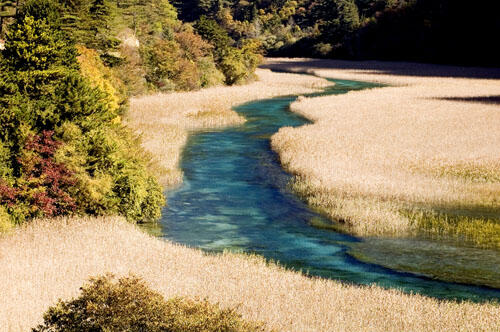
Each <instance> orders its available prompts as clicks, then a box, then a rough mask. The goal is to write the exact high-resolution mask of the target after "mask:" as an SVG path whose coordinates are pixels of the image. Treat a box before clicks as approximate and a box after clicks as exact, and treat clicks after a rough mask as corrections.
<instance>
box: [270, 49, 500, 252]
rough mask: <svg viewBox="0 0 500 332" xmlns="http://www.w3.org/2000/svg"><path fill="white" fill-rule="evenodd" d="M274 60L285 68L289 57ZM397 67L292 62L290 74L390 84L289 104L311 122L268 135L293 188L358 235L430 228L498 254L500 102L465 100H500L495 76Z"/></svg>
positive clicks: (452, 69)
mask: <svg viewBox="0 0 500 332" xmlns="http://www.w3.org/2000/svg"><path fill="white" fill-rule="evenodd" d="M270 61H271V62H272V61H276V62H280V63H281V67H280V69H284V67H283V63H285V64H286V62H287V61H288V60H286V59H277V60H270ZM338 63H339V64H341V65H342V64H343V65H345V64H346V62H343V63H340V62H338ZM322 64H323V65H324V68H325V69H321V68H320V67H321V66H322ZM396 65H398V66H399V67H398V68H399V69H398V71H399V73H397V71H394V72H395V73H396V74H392V73H389V71H382V70H371V69H370V68H373V67H377V63H374V62H367V63H366V68H365V69H359V68H358V69H331V68H334V67H335V62H329V61H324V62H320V61H315V66H316V69H310V68H308V67H307V61H306V62H305V65H303V67H300V66H296V65H295V62H294V61H290V62H289V66H288V67H287V69H289V70H297V71H309V72H312V73H315V74H317V75H320V76H324V77H331V78H339V79H351V80H361V81H370V82H379V83H384V84H388V85H391V86H389V87H383V88H377V89H370V90H364V91H351V92H349V93H347V94H344V95H335V96H326V97H318V98H301V99H300V100H298V101H297V102H295V103H293V104H292V106H291V109H292V110H293V111H294V112H297V113H300V114H302V115H303V116H305V117H307V118H309V119H311V120H312V121H314V124H312V125H307V126H303V127H300V128H282V129H281V130H280V131H279V133H278V134H276V135H274V136H273V137H272V146H273V149H275V150H276V151H277V152H278V153H279V155H280V158H281V162H282V164H283V165H284V167H285V168H286V169H287V170H288V171H290V172H291V173H293V174H294V175H295V176H296V179H295V182H294V188H295V189H296V190H297V192H299V193H300V194H301V195H303V196H304V198H305V199H306V200H308V202H309V203H310V204H312V205H313V206H315V207H316V208H318V209H320V210H321V211H323V212H324V213H325V214H327V215H328V216H330V217H331V218H332V219H334V220H337V221H339V222H340V223H339V224H337V225H335V226H334V227H339V226H340V227H344V228H349V229H350V231H351V232H354V233H356V234H360V235H380V234H395V235H405V234H410V233H414V232H417V231H421V230H425V231H426V232H431V233H436V234H444V233H446V234H449V235H453V236H455V237H457V239H460V240H463V239H465V240H468V241H471V242H472V243H476V244H477V245H479V246H483V247H497V248H500V242H499V240H498V239H500V227H499V226H498V225H499V224H500V212H499V211H500V199H499V197H500V159H499V158H500V130H498V129H499V128H500V113H499V111H498V105H495V104H494V103H490V104H486V103H472V102H466V101H463V98H466V97H469V99H470V98H473V97H475V96H488V95H496V94H498V91H499V88H500V82H499V80H494V79H473V78H455V77H453V75H454V73H457V72H458V73H459V74H460V73H461V72H462V69H461V68H456V67H446V66H432V65H419V64H402V63H399V64H396ZM356 66H358V67H359V66H363V63H356ZM380 66H384V64H380ZM403 66H407V67H408V68H407V69H405V68H403ZM285 67H286V66H285ZM329 68H330V69H329ZM464 70H465V69H464ZM469 71H471V70H469ZM406 72H408V73H410V72H411V73H420V74H421V75H420V76H419V75H406V74H405V73H406ZM434 72H435V73H440V75H441V76H443V77H433V76H432V75H433V73H434ZM447 72H449V75H447ZM485 208H486V209H485ZM443 209H445V210H447V211H448V212H446V213H444V212H443ZM402 210H404V211H406V213H401V211H402ZM486 210H487V211H488V212H487V213H486V214H482V213H483V212H484V211H486ZM471 213H472V214H473V216H471Z"/></svg>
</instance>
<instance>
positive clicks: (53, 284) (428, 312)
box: [0, 217, 500, 332]
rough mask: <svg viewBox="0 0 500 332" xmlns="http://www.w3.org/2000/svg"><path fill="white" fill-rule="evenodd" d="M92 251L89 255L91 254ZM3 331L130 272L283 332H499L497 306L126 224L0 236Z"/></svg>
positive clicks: (72, 224)
mask: <svg viewBox="0 0 500 332" xmlns="http://www.w3.org/2000/svg"><path fill="white" fill-rule="evenodd" d="M90 248H91V249H90ZM0 252H1V253H2V255H1V256H0V263H1V264H0V271H1V274H0V275H1V278H2V282H1V283H0V317H1V318H2V319H0V330H2V331H6V332H18V331H26V330H29V329H30V328H31V327H35V326H37V325H38V324H40V323H42V314H43V313H44V312H45V311H46V310H47V309H48V307H49V306H53V305H55V304H56V303H57V301H58V299H60V298H61V299H64V300H69V299H71V298H76V297H78V296H79V287H80V286H81V285H82V284H84V283H85V282H86V280H87V278H88V276H95V275H103V274H105V273H108V272H109V273H113V274H114V275H116V276H117V277H121V276H127V275H128V274H129V273H133V274H134V275H136V276H138V277H140V278H142V279H143V280H144V281H145V282H146V284H147V285H148V287H150V288H151V289H152V290H153V291H156V292H158V293H160V294H161V295H162V296H163V297H164V298H166V299H170V298H173V297H185V298H191V299H206V300H207V301H209V302H210V303H218V304H219V306H220V307H221V308H222V309H227V308H237V311H238V312H239V313H240V314H242V316H243V319H245V320H249V321H257V322H263V323H265V327H266V329H269V330H270V329H275V330H278V331H362V330H369V331H496V330H498V326H500V306H498V304H493V303H483V304H478V303H470V302H461V303H459V302H454V301H439V300H436V299H431V298H428V297H425V296H420V295H409V294H403V293H401V292H399V291H396V290H384V289H382V288H379V287H376V286H370V287H360V286H352V285H346V284H343V283H340V282H337V281H333V280H327V279H321V278H309V277H306V276H304V275H303V274H301V273H297V272H292V271H286V270H285V269H284V268H282V267H280V266H278V265H275V264H272V263H267V262H265V260H264V259H262V258H260V257H253V256H245V255H237V254H231V253H224V254H220V255H207V254H205V253H203V252H202V251H200V250H195V249H190V248H186V247H184V246H180V245H176V244H173V243H170V242H166V241H163V240H161V239H158V238H156V237H152V236H150V235H148V234H146V233H144V232H142V231H141V230H140V229H139V228H138V227H137V226H135V225H133V224H131V223H127V222H126V221H125V220H124V219H123V218H110V217H106V218H73V219H67V218H64V219H51V220H37V221H34V222H32V223H29V224H25V225H23V226H21V227H19V228H18V229H16V230H15V231H13V232H12V233H11V234H10V235H1V236H0Z"/></svg>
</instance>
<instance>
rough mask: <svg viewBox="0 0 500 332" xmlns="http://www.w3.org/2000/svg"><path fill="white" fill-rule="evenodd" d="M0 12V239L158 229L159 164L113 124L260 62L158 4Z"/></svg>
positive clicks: (45, 1)
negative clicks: (102, 223)
mask: <svg viewBox="0 0 500 332" xmlns="http://www.w3.org/2000/svg"><path fill="white" fill-rule="evenodd" d="M0 5H1V8H0V9H1V12H0V13H1V17H2V22H1V23H2V24H1V26H2V32H1V33H2V35H1V36H0V39H2V40H5V42H2V45H1V52H0V229H5V228H9V227H11V226H12V225H15V224H20V223H22V222H23V221H25V220H29V219H32V218H40V217H55V216H63V215H122V216H125V217H126V218H127V219H128V220H130V221H133V222H149V221H154V220H156V219H158V218H159V216H160V213H161V207H162V206H163V204H164V201H165V200H164V197H163V194H162V188H161V186H160V185H159V183H158V181H157V180H156V178H155V176H154V174H155V171H158V169H157V167H158V165H154V162H152V161H151V160H152V159H153V158H151V156H149V155H147V154H146V153H145V152H144V151H143V150H142V148H141V146H140V141H139V139H138V137H136V135H135V134H134V133H132V132H131V131H130V130H129V129H128V128H127V127H126V126H125V125H124V124H123V123H122V116H123V115H124V113H125V112H126V110H127V107H128V102H127V101H128V98H129V96H131V95H136V94H144V93H148V92H155V91H173V90H193V89H199V88H202V87H208V86H212V85H220V84H235V83H240V82H244V81H246V80H248V79H252V77H253V72H254V70H255V68H256V66H257V65H258V63H259V62H260V60H261V55H260V46H259V44H258V43H256V42H253V41H251V40H248V41H245V42H243V43H242V44H241V45H240V46H237V45H234V44H233V43H232V41H231V39H230V38H229V37H228V34H227V32H226V31H225V30H224V29H222V28H221V27H220V26H219V25H218V24H217V23H215V22H214V21H210V20H206V21H203V20H200V22H199V23H198V24H195V25H194V26H195V27H196V28H195V27H193V25H192V24H184V23H182V22H181V21H180V20H179V19H178V18H177V12H176V9H175V8H174V7H173V6H172V5H171V4H170V3H169V2H168V1H166V0H152V1H147V2H140V1H129V0H123V1H116V2H115V1H107V0H76V1H67V0H59V1H58V0H28V1H26V2H24V1H20V2H12V1H5V2H2V3H0ZM196 31H199V33H197V32H196ZM154 170H155V171H154Z"/></svg>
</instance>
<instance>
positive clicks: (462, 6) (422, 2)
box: [174, 0, 500, 66]
mask: <svg viewBox="0 0 500 332" xmlns="http://www.w3.org/2000/svg"><path fill="white" fill-rule="evenodd" d="M174 4H175V6H176V7H177V8H178V10H179V12H180V18H181V19H183V20H185V21H196V20H199V19H200V17H203V16H206V17H209V18H211V19H214V20H216V21H217V22H218V23H219V24H220V25H221V26H223V27H224V28H225V29H226V30H227V31H228V32H229V34H230V36H231V37H232V38H233V39H234V40H236V41H238V40H244V39H246V38H256V39H257V40H259V41H261V42H262V44H263V46H264V48H265V50H266V51H267V54H268V55H271V56H274V55H278V56H313V57H329V58H345V59H358V60H360V59H381V60H405V61H423V62H435V63H452V64H463V65H489V66H491V65H494V66H498V65H500V60H499V59H500V56H499V54H498V51H496V47H495V44H496V41H495V38H496V34H497V33H498V32H499V31H500V20H499V19H498V17H497V15H498V13H499V10H500V5H499V3H498V1H490V0H478V1H475V2H474V3H471V2H469V1H457V0H257V1H250V0H232V1H222V0H186V1H180V0H178V1H177V2H176V3H174Z"/></svg>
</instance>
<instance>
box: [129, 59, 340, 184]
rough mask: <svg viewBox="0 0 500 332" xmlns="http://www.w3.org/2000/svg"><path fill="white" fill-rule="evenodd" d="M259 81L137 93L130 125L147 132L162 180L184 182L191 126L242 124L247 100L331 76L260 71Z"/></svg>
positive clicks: (310, 88)
mask: <svg viewBox="0 0 500 332" xmlns="http://www.w3.org/2000/svg"><path fill="white" fill-rule="evenodd" d="M257 75H258V78H259V79H258V80H257V81H255V82H253V83H251V84H248V85H241V86H232V87H214V88H209V89H203V90H200V91H194V92H176V93H166V94H156V95H151V96H144V97H138V98H133V99H132V100H131V102H130V111H129V113H128V116H127V119H126V120H127V124H128V125H129V126H130V127H132V128H133V129H135V130H136V131H137V132H138V133H140V134H141V135H142V139H143V142H144V143H143V146H144V148H145V149H146V150H147V151H149V152H151V153H152V154H153V155H154V156H155V159H156V165H157V166H158V167H157V170H156V173H157V174H160V176H161V177H160V178H161V182H162V183H163V184H164V185H166V186H172V185H176V184H179V183H180V182H182V172H181V170H180V169H179V168H178V164H179V158H180V154H181V151H182V148H183V147H184V145H185V144H186V141H187V136H188V133H189V131H196V130H203V129H208V128H220V127H226V126H231V125H238V124H242V123H244V122H245V119H244V118H243V117H242V116H240V115H238V114H237V113H236V112H235V111H233V110H232V109H231V107H232V106H234V105H237V104H241V103H244V102H247V101H251V100H256V99H263V98H269V97H274V96H279V95H287V94H299V93H309V92H316V91H318V89H320V88H322V87H325V86H327V85H329V84H331V83H328V82H327V81H326V80H325V79H322V78H317V77H310V76H305V75H297V74H282V73H281V74H280V73H272V72H271V71H269V70H261V69H259V70H257Z"/></svg>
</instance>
